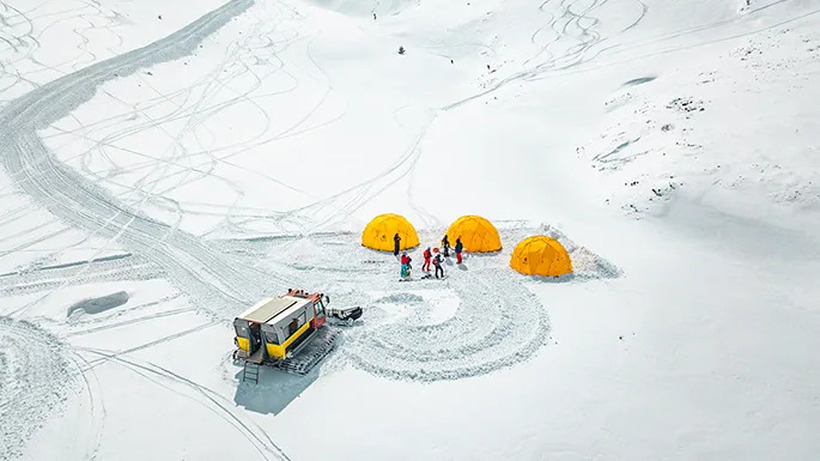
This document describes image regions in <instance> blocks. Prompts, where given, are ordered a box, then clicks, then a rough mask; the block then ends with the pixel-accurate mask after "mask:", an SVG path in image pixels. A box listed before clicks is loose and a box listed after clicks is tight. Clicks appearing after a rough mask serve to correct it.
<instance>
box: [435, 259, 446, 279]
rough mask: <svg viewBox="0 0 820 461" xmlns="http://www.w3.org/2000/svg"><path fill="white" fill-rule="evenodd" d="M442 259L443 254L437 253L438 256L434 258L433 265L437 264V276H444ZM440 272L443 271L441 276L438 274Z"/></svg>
mask: <svg viewBox="0 0 820 461" xmlns="http://www.w3.org/2000/svg"><path fill="white" fill-rule="evenodd" d="M441 261H442V259H441V254H437V255H436V257H435V258H433V265H434V266H436V278H443V277H444V267H442V264H441ZM439 272H441V277H439V276H438V273H439Z"/></svg>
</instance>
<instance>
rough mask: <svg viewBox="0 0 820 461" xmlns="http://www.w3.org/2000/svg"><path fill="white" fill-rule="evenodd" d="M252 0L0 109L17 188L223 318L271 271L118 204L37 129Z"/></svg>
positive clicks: (3, 150)
mask: <svg viewBox="0 0 820 461" xmlns="http://www.w3.org/2000/svg"><path fill="white" fill-rule="evenodd" d="M252 3H253V2H252V0H235V1H231V2H229V3H226V4H225V5H223V6H222V7H220V8H218V9H217V10H214V11H213V12H211V13H208V14H206V15H205V16H203V17H201V18H200V19H198V20H196V21H195V22H193V23H191V24H190V25H188V26H186V27H185V28H183V29H181V30H179V31H177V32H175V33H173V34H171V35H169V36H167V37H165V38H163V39H160V40H158V41H156V42H154V43H152V44H150V45H148V46H146V47H143V48H140V49H136V50H133V51H130V52H128V53H125V54H122V55H119V56H117V57H114V58H111V59H108V60H105V61H102V62H100V63H98V64H94V65H92V66H89V67H87V68H85V69H82V70H79V71H77V72H74V73H71V74H69V75H66V76H64V77H61V78H59V79H57V80H55V81H53V82H50V83H48V84H45V85H42V86H40V87H39V88H37V89H35V90H33V91H31V92H30V93H28V94H26V95H24V96H22V97H20V98H18V99H16V100H14V101H13V102H11V103H10V104H9V105H7V106H6V107H5V108H4V109H3V110H2V112H0V155H2V160H3V164H4V166H5V167H6V169H7V170H8V172H9V173H10V174H11V176H12V178H13V179H14V181H15V182H16V184H17V186H18V187H19V188H20V189H22V190H23V191H25V192H26V193H28V194H29V195H30V196H32V197H33V198H34V199H35V200H36V201H38V202H39V203H40V204H42V205H43V206H44V207H45V208H46V209H47V210H48V211H50V212H51V213H52V214H54V215H55V216H57V217H58V218H60V219H62V220H63V221H65V222H67V223H69V224H71V225H73V226H75V227H77V228H80V229H83V230H86V231H88V232H96V233H99V234H101V235H104V236H106V237H108V238H118V239H119V240H120V241H121V243H123V244H124V245H125V246H126V247H128V248H129V249H131V250H132V251H133V252H134V253H135V254H140V255H142V256H144V257H146V258H147V259H149V260H150V261H152V262H154V263H156V264H158V265H159V266H161V267H163V268H164V269H165V271H166V272H167V273H168V275H169V276H170V277H171V278H172V279H173V281H174V282H175V283H176V284H177V285H179V286H181V287H185V288H186V290H185V291H186V292H187V293H188V294H189V295H191V296H192V297H193V298H195V300H196V301H199V302H198V303H197V304H199V305H200V306H203V307H206V308H207V310H208V311H209V312H211V313H212V314H215V315H217V316H218V317H219V318H228V317H231V316H232V313H233V312H234V311H235V310H236V309H237V308H238V307H239V306H244V305H247V304H248V303H251V302H253V301H254V300H255V299H257V298H259V297H260V296H261V294H262V293H261V292H260V290H261V289H262V288H263V287H264V286H266V285H269V284H270V281H271V279H274V280H277V281H279V282H282V283H284V284H287V282H288V281H287V280H284V279H281V278H278V277H276V276H275V275H272V274H265V275H264V276H263V274H261V273H258V272H254V271H248V270H246V269H245V268H244V267H243V263H242V262H240V261H236V260H233V258H230V257H228V256H226V255H224V254H218V253H217V252H215V251H213V249H211V248H209V247H208V246H207V245H206V244H204V243H203V242H201V241H199V240H198V239H196V238H195V237H194V236H192V235H190V234H187V233H185V232H181V231H179V230H176V229H173V228H172V227H170V226H168V225H167V224H164V223H161V222H159V221H156V220H154V219H151V218H149V217H147V216H145V215H143V214H142V213H141V212H139V211H137V210H135V209H132V208H130V207H127V206H126V205H123V204H122V203H119V202H118V201H117V200H116V199H115V198H114V197H112V196H111V195H110V194H109V193H108V192H107V191H105V190H103V189H102V188H101V187H99V186H97V185H96V184H94V183H93V182H91V181H89V180H88V179H87V178H85V177H84V176H83V175H82V174H80V173H79V172H77V171H74V170H73V169H70V168H68V167H66V166H64V165H63V164H62V163H61V162H59V161H58V160H57V158H56V157H55V156H54V155H53V153H51V152H49V151H48V150H47V149H46V147H45V145H44V144H43V142H42V140H41V139H40V138H39V137H38V135H37V130H40V129H44V128H47V127H49V126H50V125H52V124H53V123H55V122H56V121H58V120H59V119H61V118H63V117H66V116H68V115H69V114H70V113H71V112H72V111H73V110H74V109H75V108H77V107H78V106H79V105H80V104H81V103H83V102H85V101H87V100H88V99H90V98H92V97H93V96H94V93H95V92H96V90H97V89H98V88H99V87H100V85H102V84H103V83H105V82H106V81H108V80H111V79H114V78H117V76H125V75H128V74H131V73H134V72H136V71H137V70H138V69H140V68H143V67H147V66H151V65H154V64H157V63H160V62H164V61H169V60H173V59H177V58H181V57H183V56H185V55H187V54H190V53H191V52H192V51H194V50H195V49H196V47H197V45H198V44H199V43H200V42H201V41H202V40H203V39H204V38H205V37H207V36H208V35H210V34H211V33H213V32H215V31H216V30H218V29H219V28H220V27H222V26H223V25H224V24H225V23H226V22H227V21H228V20H230V19H231V18H233V17H235V16H236V15H238V14H240V13H242V12H244V11H245V10H246V9H247V8H249V7H250V6H251V5H252Z"/></svg>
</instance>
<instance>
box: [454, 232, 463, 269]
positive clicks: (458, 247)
mask: <svg viewBox="0 0 820 461" xmlns="http://www.w3.org/2000/svg"><path fill="white" fill-rule="evenodd" d="M463 249H464V245H462V244H461V236H459V237H458V238H457V239H456V262H457V263H458V264H461V250H463Z"/></svg>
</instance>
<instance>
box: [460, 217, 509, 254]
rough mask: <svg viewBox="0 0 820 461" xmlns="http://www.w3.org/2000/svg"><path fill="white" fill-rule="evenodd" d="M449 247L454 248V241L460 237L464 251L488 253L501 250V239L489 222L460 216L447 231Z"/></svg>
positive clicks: (479, 218) (480, 218) (478, 218)
mask: <svg viewBox="0 0 820 461" xmlns="http://www.w3.org/2000/svg"><path fill="white" fill-rule="evenodd" d="M447 237H448V240H450V245H452V246H456V239H457V238H459V237H461V243H462V245H464V249H465V250H466V251H469V252H471V253H489V252H492V251H499V250H501V238H499V237H498V230H496V228H495V226H493V224H492V223H491V222H490V221H487V220H486V219H484V218H482V217H481V216H474V215H468V216H462V217H460V218H458V219H457V220H456V222H454V223H453V224H451V225H450V228H449V229H447Z"/></svg>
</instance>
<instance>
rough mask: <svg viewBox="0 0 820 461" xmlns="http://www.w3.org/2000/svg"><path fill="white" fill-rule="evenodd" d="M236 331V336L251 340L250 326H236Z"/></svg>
mask: <svg viewBox="0 0 820 461" xmlns="http://www.w3.org/2000/svg"><path fill="white" fill-rule="evenodd" d="M234 329H235V330H236V336H238V337H240V338H250V337H251V334H250V331H249V330H248V326H247V325H244V324H239V325H234Z"/></svg>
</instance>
